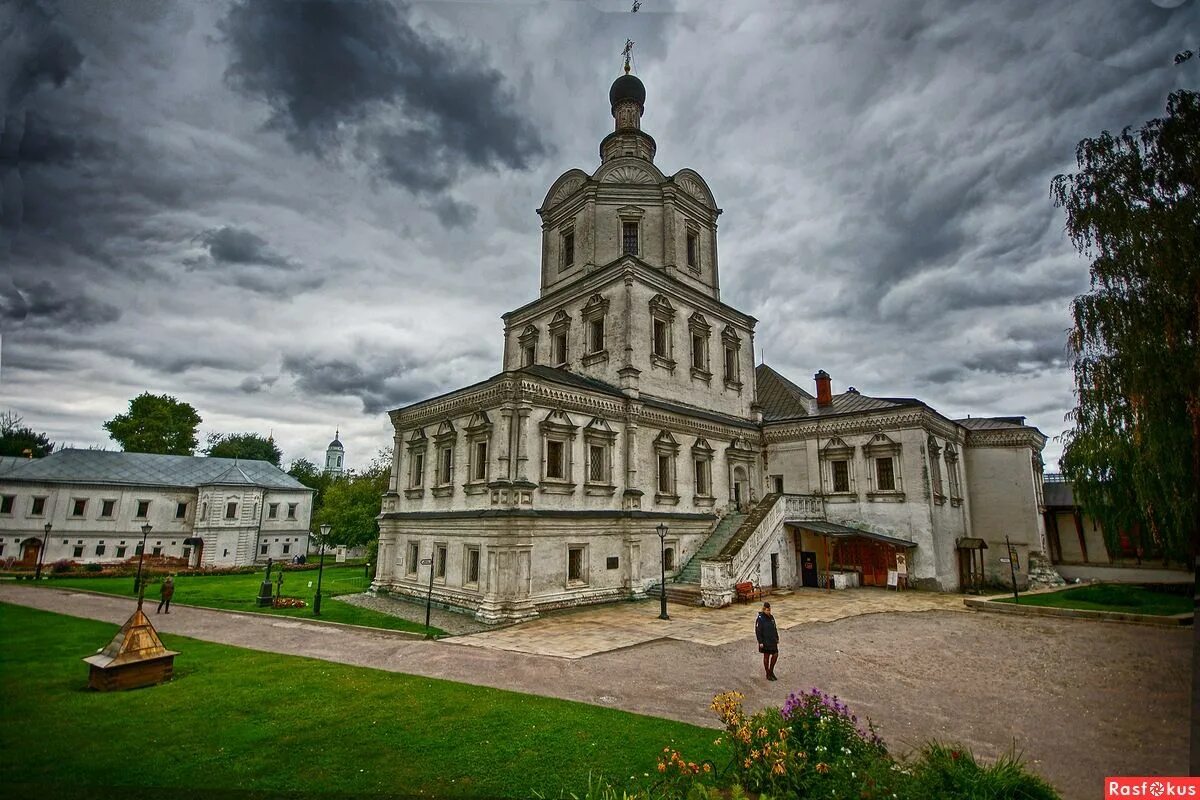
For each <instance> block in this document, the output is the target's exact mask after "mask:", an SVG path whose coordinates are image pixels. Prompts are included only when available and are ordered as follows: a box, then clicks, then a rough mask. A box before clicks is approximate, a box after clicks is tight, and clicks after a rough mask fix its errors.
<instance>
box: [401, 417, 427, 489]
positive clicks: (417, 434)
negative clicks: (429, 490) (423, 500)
mask: <svg viewBox="0 0 1200 800" xmlns="http://www.w3.org/2000/svg"><path fill="white" fill-rule="evenodd" d="M405 448H406V449H407V450H408V488H407V489H405V490H404V496H405V497H407V498H409V499H410V500H412V499H414V498H417V497H421V496H422V495H424V494H425V467H426V462H427V461H428V460H429V458H428V453H429V439H428V438H427V437H426V436H425V429H424V428H417V429H416V430H415V431H413V432H412V433H411V434H409V437H408V443H407V444H406V445H405ZM418 455H420V456H421V458H420V469H414V468H415V467H417V456H418Z"/></svg>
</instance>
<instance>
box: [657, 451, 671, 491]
mask: <svg viewBox="0 0 1200 800" xmlns="http://www.w3.org/2000/svg"><path fill="white" fill-rule="evenodd" d="M658 492H659V494H674V493H675V487H674V486H673V485H672V482H671V457H670V456H665V455H660V456H659V457H658Z"/></svg>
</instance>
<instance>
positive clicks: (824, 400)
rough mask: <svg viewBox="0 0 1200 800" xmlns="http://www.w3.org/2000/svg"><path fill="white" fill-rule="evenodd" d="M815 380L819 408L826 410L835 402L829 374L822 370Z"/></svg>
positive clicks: (814, 377)
mask: <svg viewBox="0 0 1200 800" xmlns="http://www.w3.org/2000/svg"><path fill="white" fill-rule="evenodd" d="M813 379H814V380H816V382H817V408H824V407H825V406H827V405H829V404H830V403H832V402H833V390H832V389H831V388H830V386H829V384H830V379H829V373H828V372H826V371H825V370H821V371H820V372H818V373H817V374H816V375H813Z"/></svg>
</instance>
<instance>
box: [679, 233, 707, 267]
mask: <svg viewBox="0 0 1200 800" xmlns="http://www.w3.org/2000/svg"><path fill="white" fill-rule="evenodd" d="M693 237H695V238H694V239H693ZM692 241H695V243H696V247H695V252H694V253H693V250H692V248H691V247H689V245H690V244H691V242H692ZM700 242H701V237H700V225H699V224H698V223H696V222H693V221H692V220H690V219H689V220H687V221H686V222H685V223H684V235H683V263H684V264H686V265H687V268H688V269H689V270H690V271H691V272H693V273H695V274H696V275H699V274H700V269H701V264H703V263H704V256H703V253H704V251H703V249H702V248H701V247H700ZM693 255H694V256H695V259H694V260H693V258H692V256H693Z"/></svg>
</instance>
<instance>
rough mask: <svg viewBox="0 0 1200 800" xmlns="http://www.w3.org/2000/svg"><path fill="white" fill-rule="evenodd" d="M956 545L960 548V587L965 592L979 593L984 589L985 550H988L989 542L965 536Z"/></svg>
mask: <svg viewBox="0 0 1200 800" xmlns="http://www.w3.org/2000/svg"><path fill="white" fill-rule="evenodd" d="M955 547H956V548H957V549H958V586H959V589H960V590H961V591H962V592H963V593H964V594H965V593H967V592H974V593H975V594H979V593H980V592H982V591H983V551H984V550H987V542H985V541H984V540H983V539H972V538H968V537H964V538H962V539H959V540H958V541H957V542H956V543H955ZM976 554H978V555H976Z"/></svg>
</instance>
